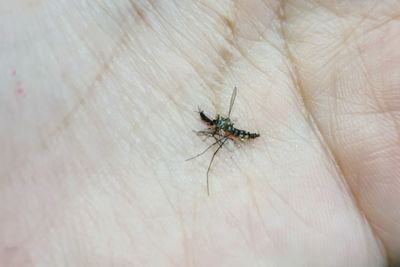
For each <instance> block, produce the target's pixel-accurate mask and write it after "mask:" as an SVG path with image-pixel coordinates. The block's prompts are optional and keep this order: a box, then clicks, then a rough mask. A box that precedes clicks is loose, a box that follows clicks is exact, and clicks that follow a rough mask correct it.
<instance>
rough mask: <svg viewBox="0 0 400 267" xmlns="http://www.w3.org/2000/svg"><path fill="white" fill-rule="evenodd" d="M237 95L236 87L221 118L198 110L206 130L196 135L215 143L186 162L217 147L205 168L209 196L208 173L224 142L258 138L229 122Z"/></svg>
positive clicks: (256, 135) (257, 135) (256, 134)
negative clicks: (225, 114)
mask: <svg viewBox="0 0 400 267" xmlns="http://www.w3.org/2000/svg"><path fill="white" fill-rule="evenodd" d="M236 95H237V87H235V88H234V89H233V92H232V96H231V102H230V105H229V111H228V116H227V117H223V116H220V115H217V116H216V118H215V119H210V118H209V117H208V116H207V115H206V114H205V113H204V111H202V110H201V109H200V108H199V114H200V118H201V120H202V121H203V122H205V123H206V124H207V127H208V128H207V130H203V131H198V132H197V134H199V135H205V136H207V137H213V138H214V139H215V142H214V143H213V144H211V145H210V146H208V147H207V148H206V149H205V150H204V151H203V152H201V153H199V154H197V155H195V156H194V157H191V158H189V159H187V161H188V160H192V159H195V158H197V157H199V156H201V155H203V154H204V153H206V152H207V151H208V150H209V149H210V148H212V147H214V146H215V145H218V148H217V149H216V150H215V151H214V153H213V155H212V157H211V160H210V163H209V165H208V168H207V194H208V195H210V183H209V173H210V169H211V165H212V163H213V161H214V158H215V156H216V155H217V153H218V151H219V150H220V149H221V148H222V147H223V145H224V144H225V142H226V141H227V140H233V141H243V140H245V139H255V138H257V137H259V136H260V134H258V133H251V132H248V131H245V130H240V129H238V128H236V127H235V126H234V123H233V122H232V121H231V119H230V116H231V112H232V108H233V104H234V103H235V99H236Z"/></svg>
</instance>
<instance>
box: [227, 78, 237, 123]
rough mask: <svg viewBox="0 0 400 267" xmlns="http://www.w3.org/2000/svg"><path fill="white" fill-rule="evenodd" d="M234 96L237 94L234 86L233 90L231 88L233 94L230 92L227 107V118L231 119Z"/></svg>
mask: <svg viewBox="0 0 400 267" xmlns="http://www.w3.org/2000/svg"><path fill="white" fill-rule="evenodd" d="M236 94H237V87H236V86H235V88H233V92H232V96H231V103H230V105H229V112H228V118H230V117H231V112H232V107H233V104H234V103H235V98H236Z"/></svg>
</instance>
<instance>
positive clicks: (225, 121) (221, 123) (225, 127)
mask: <svg viewBox="0 0 400 267" xmlns="http://www.w3.org/2000/svg"><path fill="white" fill-rule="evenodd" d="M213 123H214V125H215V127H216V128H217V129H218V130H219V131H231V129H232V128H233V123H232V122H231V120H230V119H229V118H224V117H221V116H219V115H218V116H217V118H216V119H215V120H214V121H213Z"/></svg>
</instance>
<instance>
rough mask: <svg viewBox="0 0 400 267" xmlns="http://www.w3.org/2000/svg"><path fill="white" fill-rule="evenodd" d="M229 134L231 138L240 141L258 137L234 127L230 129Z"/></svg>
mask: <svg viewBox="0 0 400 267" xmlns="http://www.w3.org/2000/svg"><path fill="white" fill-rule="evenodd" d="M231 129H232V130H230V133H231V134H232V135H233V136H236V137H239V138H241V139H254V138H257V137H259V136H260V135H259V134H258V133H250V132H247V131H244V130H240V129H236V128H234V127H232V128H231Z"/></svg>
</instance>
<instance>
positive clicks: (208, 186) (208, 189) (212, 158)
mask: <svg viewBox="0 0 400 267" xmlns="http://www.w3.org/2000/svg"><path fill="white" fill-rule="evenodd" d="M224 138H225V139H224ZM222 139H224V141H222V142H221V143H219V141H221V140H222ZM228 139H230V138H229V137H228V136H224V137H222V138H221V139H219V140H218V142H217V143H219V144H220V145H219V146H218V148H217V150H215V152H214V154H213V155H212V157H211V161H210V164H209V165H208V169H207V194H208V195H210V183H209V178H208V177H209V173H210V169H211V165H212V163H213V161H214V157H215V155H217V153H218V151H219V150H220V149H221V148H222V146H223V145H224V144H225V142H226V140H228ZM214 144H216V143H214Z"/></svg>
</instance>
